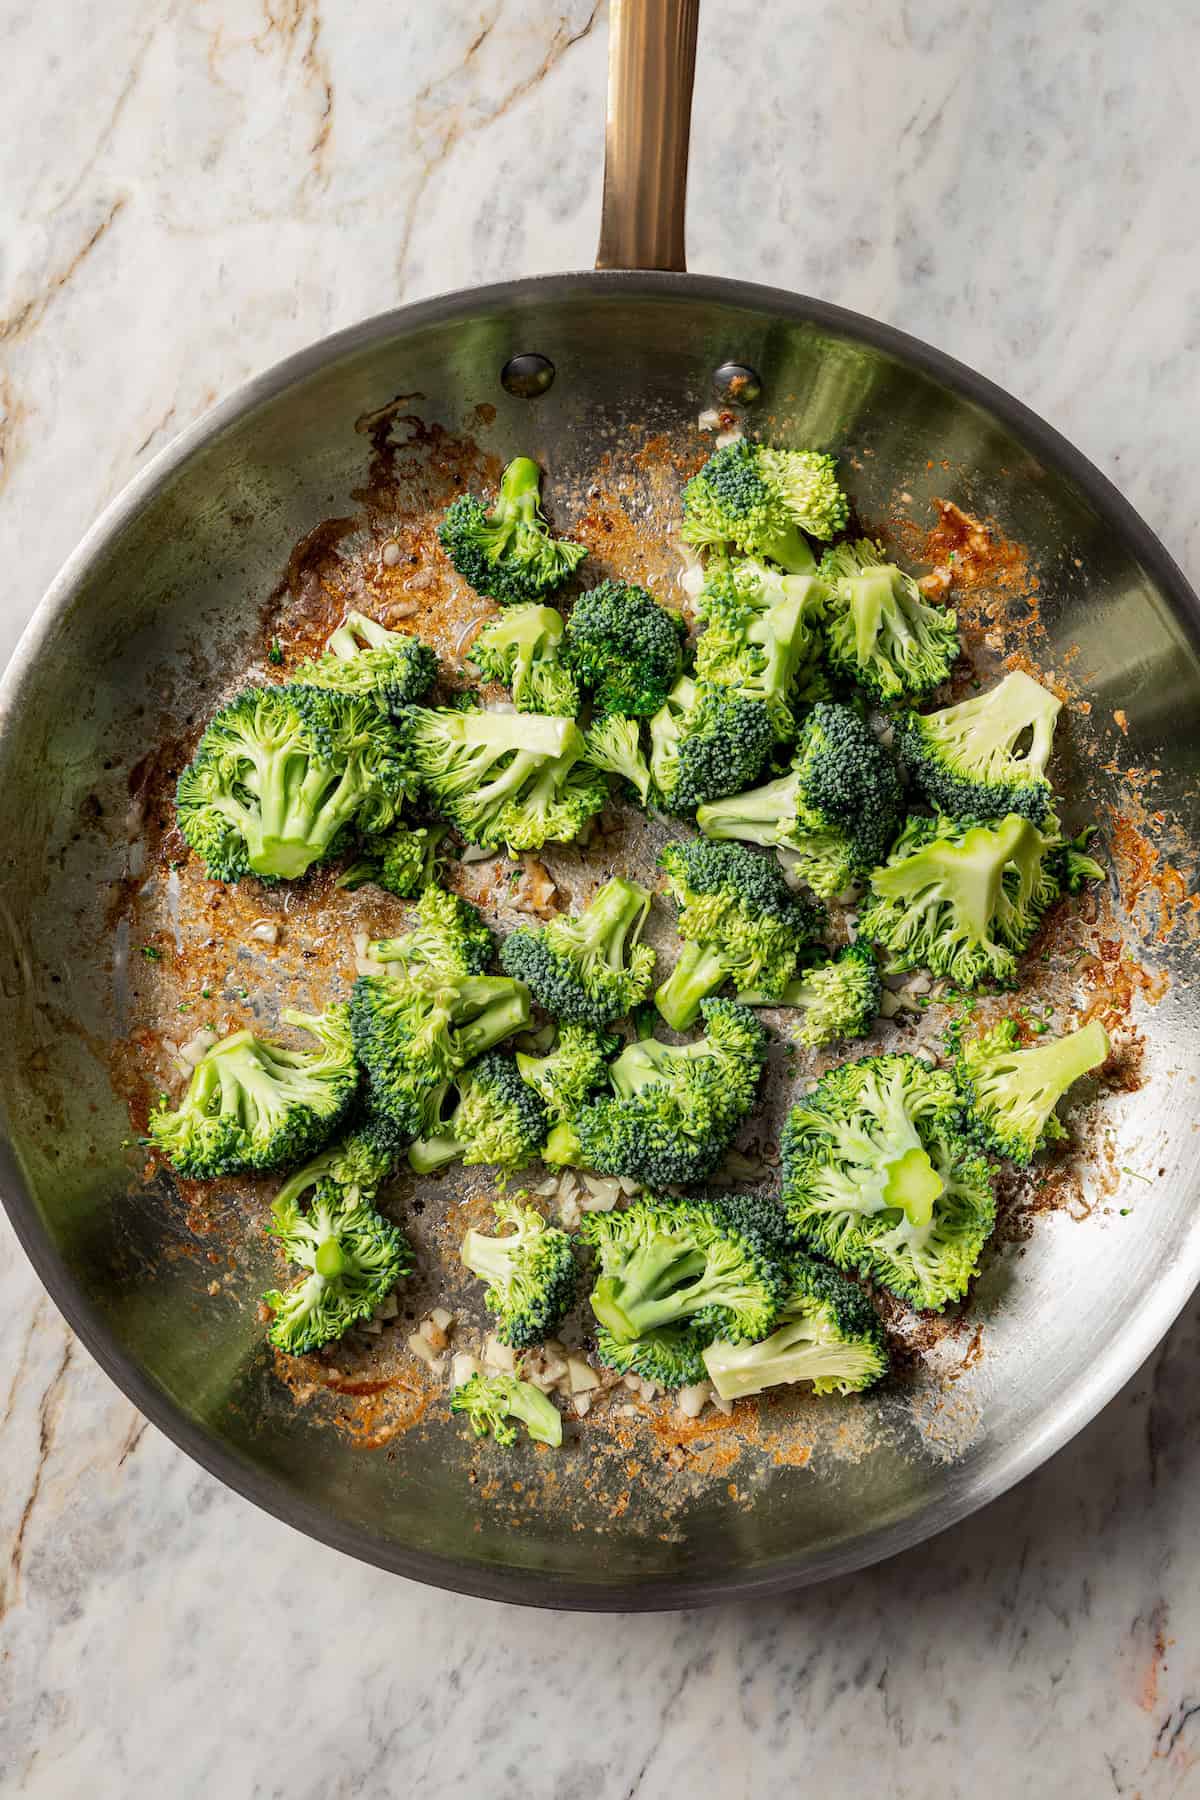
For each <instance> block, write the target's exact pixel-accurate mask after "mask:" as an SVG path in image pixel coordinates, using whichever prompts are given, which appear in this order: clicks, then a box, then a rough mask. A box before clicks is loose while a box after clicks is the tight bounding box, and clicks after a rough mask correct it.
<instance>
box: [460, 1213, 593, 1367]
mask: <svg viewBox="0 0 1200 1800" xmlns="http://www.w3.org/2000/svg"><path fill="white" fill-rule="evenodd" d="M495 1211H496V1219H497V1222H498V1223H499V1224H500V1225H502V1226H504V1225H511V1226H512V1230H511V1231H506V1232H505V1233H504V1235H503V1236H501V1237H487V1236H486V1235H485V1234H484V1233H483V1232H481V1231H468V1233H467V1235H466V1237H464V1239H463V1241H462V1260H463V1262H464V1263H465V1265H466V1266H467V1268H468V1269H470V1271H471V1273H472V1275H478V1277H479V1279H480V1280H481V1281H486V1282H487V1284H488V1286H487V1289H486V1291H485V1293H484V1296H483V1299H484V1305H485V1306H486V1307H487V1308H488V1311H489V1312H493V1313H495V1314H496V1336H497V1337H498V1338H499V1339H500V1341H501V1343H503V1344H511V1345H512V1347H513V1349H514V1350H526V1349H528V1348H529V1347H530V1346H531V1345H533V1344H540V1343H543V1342H544V1341H545V1339H546V1338H548V1337H550V1336H551V1335H552V1334H553V1333H554V1332H555V1331H557V1330H558V1327H559V1326H560V1325H561V1324H562V1322H563V1320H564V1319H565V1318H566V1316H567V1314H568V1313H569V1312H570V1310H571V1305H572V1303H573V1301H574V1299H575V1283H576V1280H577V1276H578V1271H577V1269H576V1267H575V1258H574V1256H573V1255H572V1252H571V1240H570V1238H569V1237H568V1236H567V1234H566V1232H565V1231H560V1230H559V1228H558V1226H557V1225H548V1224H547V1223H546V1221H545V1219H543V1217H542V1215H541V1214H540V1213H538V1212H535V1211H534V1209H533V1208H532V1207H531V1206H523V1205H522V1204H521V1199H520V1197H518V1198H517V1199H515V1200H504V1199H501V1200H497V1201H496V1203H495Z"/></svg>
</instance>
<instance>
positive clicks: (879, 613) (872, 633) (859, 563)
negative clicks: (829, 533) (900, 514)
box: [821, 538, 959, 701]
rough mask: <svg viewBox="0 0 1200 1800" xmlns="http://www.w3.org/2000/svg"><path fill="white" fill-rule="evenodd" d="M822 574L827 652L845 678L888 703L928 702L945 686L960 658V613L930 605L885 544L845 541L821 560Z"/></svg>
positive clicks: (861, 539)
mask: <svg viewBox="0 0 1200 1800" xmlns="http://www.w3.org/2000/svg"><path fill="white" fill-rule="evenodd" d="M821 575H822V577H823V578H824V580H825V582H826V584H827V586H828V589H829V600H828V604H827V605H826V608H825V647H826V651H827V653H828V656H829V661H830V664H831V665H832V667H833V669H834V670H835V672H836V673H837V674H840V675H843V676H845V677H846V679H847V680H849V681H856V682H857V683H858V684H859V686H860V687H864V688H866V689H867V691H868V692H869V693H871V694H874V695H875V697H876V699H878V700H882V701H889V700H899V699H901V698H902V697H903V696H904V695H906V694H907V695H909V696H910V697H911V698H913V699H920V697H921V696H922V694H928V693H930V692H931V691H932V690H933V689H934V688H935V687H937V686H938V685H939V683H940V682H943V681H945V679H946V677H947V676H948V675H949V673H950V670H951V668H952V667H953V666H954V662H955V659H956V658H957V656H958V650H959V643H958V615H957V614H956V613H953V612H951V611H950V610H949V608H948V607H944V606H932V605H930V603H929V601H928V600H926V599H925V597H924V595H923V594H922V592H921V590H920V588H919V587H918V586H917V584H916V582H915V581H914V580H913V578H912V576H911V575H906V574H905V573H904V571H903V570H902V569H898V568H897V567H896V565H895V564H894V563H889V562H887V561H885V559H884V554H883V550H882V548H881V546H880V545H879V544H873V543H872V542H871V540H870V538H860V539H859V541H858V542H857V543H856V544H838V545H837V546H836V548H834V549H832V550H827V551H826V552H825V555H824V556H823V557H822V558H821Z"/></svg>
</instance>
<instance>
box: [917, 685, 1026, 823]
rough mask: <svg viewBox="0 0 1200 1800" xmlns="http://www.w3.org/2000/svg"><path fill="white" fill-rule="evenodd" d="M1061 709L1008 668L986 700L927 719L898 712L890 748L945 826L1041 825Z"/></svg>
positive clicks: (980, 697)
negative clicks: (975, 822)
mask: <svg viewBox="0 0 1200 1800" xmlns="http://www.w3.org/2000/svg"><path fill="white" fill-rule="evenodd" d="M1061 706H1062V702H1061V701H1060V700H1058V699H1056V698H1055V696H1054V695H1053V694H1050V693H1047V691H1046V689H1045V688H1044V687H1041V686H1039V684H1038V683H1037V682H1036V681H1034V679H1033V677H1032V676H1031V675H1026V674H1025V673H1024V671H1023V670H1021V669H1014V670H1013V672H1012V673H1011V674H1010V675H1006V676H1005V677H1004V680H1003V681H1001V682H999V683H997V685H996V686H995V687H994V688H991V689H990V690H989V691H988V692H987V693H986V694H979V695H976V696H973V697H972V698H971V699H970V700H962V701H960V702H959V704H958V705H957V706H946V707H943V708H942V710H941V712H934V713H924V714H922V713H914V712H909V713H901V714H900V716H899V717H898V718H897V720H896V746H897V749H898V750H899V752H900V754H901V756H902V757H903V759H904V761H905V763H906V764H907V765H908V767H909V769H910V770H911V772H912V775H913V779H914V780H915V781H916V783H917V785H918V786H919V787H920V788H921V790H922V792H923V793H924V794H925V795H926V796H927V797H928V799H929V800H930V801H931V802H932V804H933V805H934V806H935V807H936V808H937V809H938V811H939V812H942V813H945V814H947V815H948V816H949V817H950V818H952V819H1000V818H1003V817H1004V816H1005V814H1007V813H1020V814H1021V816H1022V817H1023V818H1026V819H1029V820H1030V821H1031V822H1032V823H1033V824H1034V825H1043V824H1044V823H1045V821H1046V816H1047V814H1048V813H1049V811H1050V803H1051V793H1050V783H1049V782H1048V781H1047V779H1046V764H1047V763H1048V762H1049V760H1050V751H1051V748H1052V746H1053V743H1054V722H1055V720H1056V719H1057V717H1058V714H1059V711H1060V709H1061Z"/></svg>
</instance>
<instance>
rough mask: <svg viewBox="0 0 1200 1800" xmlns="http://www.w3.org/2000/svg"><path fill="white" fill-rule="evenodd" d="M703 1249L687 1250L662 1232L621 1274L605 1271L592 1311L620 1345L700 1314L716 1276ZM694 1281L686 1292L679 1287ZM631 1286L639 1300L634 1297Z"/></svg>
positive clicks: (639, 1250)
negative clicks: (711, 1273)
mask: <svg viewBox="0 0 1200 1800" xmlns="http://www.w3.org/2000/svg"><path fill="white" fill-rule="evenodd" d="M708 1268H709V1259H708V1258H707V1257H706V1256H705V1255H704V1252H703V1251H702V1250H681V1248H680V1245H679V1244H678V1243H676V1241H675V1240H674V1239H673V1238H668V1237H661V1236H658V1235H657V1234H656V1235H654V1236H653V1237H651V1238H650V1239H649V1241H648V1242H647V1243H645V1244H643V1245H641V1246H640V1248H638V1249H637V1250H635V1251H634V1253H633V1255H632V1256H631V1257H630V1258H629V1259H628V1261H627V1262H626V1264H625V1267H624V1272H623V1273H622V1274H621V1275H620V1276H616V1275H603V1276H601V1278H600V1280H599V1281H598V1282H597V1283H596V1285H595V1287H594V1288H593V1290H592V1311H593V1312H594V1313H595V1315H596V1317H597V1318H598V1319H599V1321H600V1323H601V1324H602V1325H603V1326H604V1327H605V1329H606V1330H607V1331H610V1332H611V1333H612V1335H613V1337H614V1338H616V1340H617V1342H618V1343H619V1344H631V1343H632V1342H633V1340H634V1339H635V1338H639V1337H641V1336H643V1334H644V1333H645V1332H647V1331H652V1330H653V1329H654V1327H655V1326H656V1325H666V1324H670V1323H673V1322H674V1321H676V1320H678V1319H680V1318H683V1317H685V1316H686V1315H687V1314H689V1313H692V1312H695V1311H696V1310H697V1309H698V1308H699V1307H702V1306H704V1305H705V1304H706V1301H707V1299H708V1295H709V1293H710V1291H711V1289H712V1288H713V1287H714V1286H715V1285H717V1284H716V1283H714V1282H713V1281H712V1280H711V1278H710V1279H708V1280H703V1279H701V1278H702V1277H704V1276H705V1274H706V1271H707V1270H708ZM685 1283H690V1284H691V1285H689V1286H688V1287H687V1289H686V1292H685V1293H680V1292H679V1290H680V1288H681V1287H683V1285H684V1284H685ZM630 1290H632V1292H633V1294H635V1295H637V1296H638V1298H636V1299H631V1297H630Z"/></svg>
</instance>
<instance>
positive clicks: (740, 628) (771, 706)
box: [696, 562, 825, 743]
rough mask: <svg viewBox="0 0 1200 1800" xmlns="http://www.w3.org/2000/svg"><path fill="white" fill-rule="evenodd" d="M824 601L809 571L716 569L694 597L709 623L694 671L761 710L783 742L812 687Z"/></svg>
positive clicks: (749, 566)
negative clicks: (754, 702)
mask: <svg viewBox="0 0 1200 1800" xmlns="http://www.w3.org/2000/svg"><path fill="white" fill-rule="evenodd" d="M824 603H825V589H824V585H823V584H822V583H821V582H820V581H819V580H818V579H817V578H816V576H814V575H780V574H779V573H778V572H777V571H775V570H772V569H766V568H764V567H763V565H762V564H761V563H756V562H744V563H739V564H737V565H735V566H734V567H733V568H732V569H725V570H721V571H718V572H717V573H716V574H715V575H714V576H712V577H711V578H710V581H709V583H708V585H707V586H706V588H705V589H704V590H703V591H702V592H701V594H700V596H699V599H698V601H697V610H698V611H700V612H702V614H703V616H705V617H706V618H707V619H708V628H707V630H705V631H704V632H703V633H702V635H701V637H700V641H699V644H698V646H697V650H696V677H697V679H698V680H700V681H713V682H716V683H717V684H718V685H719V686H722V687H728V688H732V689H734V690H735V691H736V692H737V693H738V694H740V696H741V697H742V699H744V700H757V701H759V702H761V704H762V705H764V706H765V707H766V709H767V714H768V716H769V718H770V720H771V726H772V729H773V731H774V734H775V737H776V738H777V739H778V740H779V741H780V742H781V743H787V742H789V741H790V740H791V739H792V738H793V737H794V736H795V735H796V707H797V706H798V705H799V704H800V702H801V701H802V700H803V699H807V698H814V697H816V696H815V695H814V694H813V693H812V692H811V682H812V678H813V676H814V674H815V672H816V668H815V665H816V659H817V655H818V652H819V648H820V640H819V638H818V635H817V631H816V624H817V621H818V620H819V619H820V616H821V612H822V609H823V607H824Z"/></svg>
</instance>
